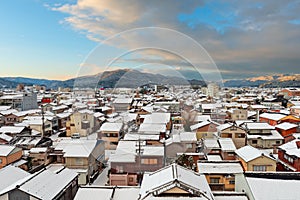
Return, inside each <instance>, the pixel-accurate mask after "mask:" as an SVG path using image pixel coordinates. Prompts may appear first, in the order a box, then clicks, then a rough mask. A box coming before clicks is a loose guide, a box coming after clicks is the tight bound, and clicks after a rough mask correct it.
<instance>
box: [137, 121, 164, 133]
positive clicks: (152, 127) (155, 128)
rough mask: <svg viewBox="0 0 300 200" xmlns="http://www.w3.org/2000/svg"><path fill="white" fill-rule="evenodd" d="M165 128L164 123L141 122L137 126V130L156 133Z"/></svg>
mask: <svg viewBox="0 0 300 200" xmlns="http://www.w3.org/2000/svg"><path fill="white" fill-rule="evenodd" d="M166 130H167V128H166V125H165V124H145V123H142V124H141V125H140V128H139V130H138V131H139V132H143V133H157V134H159V133H160V132H166Z"/></svg>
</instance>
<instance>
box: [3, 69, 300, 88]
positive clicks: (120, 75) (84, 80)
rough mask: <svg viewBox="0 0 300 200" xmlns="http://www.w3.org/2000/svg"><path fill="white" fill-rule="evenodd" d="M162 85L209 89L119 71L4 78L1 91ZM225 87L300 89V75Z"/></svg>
mask: <svg viewBox="0 0 300 200" xmlns="http://www.w3.org/2000/svg"><path fill="white" fill-rule="evenodd" d="M149 83H152V84H161V85H198V86H204V85H206V84H205V82H204V81H203V80H195V79H193V80H187V79H185V78H183V77H175V76H164V75H161V74H152V73H146V72H141V71H138V70H132V69H119V70H113V71H105V72H103V73H99V74H95V75H90V76H81V77H77V78H72V79H68V80H64V81H60V80H47V79H35V78H25V77H2V78H0V87H3V88H4V87H5V88H15V87H16V86H17V85H18V84H24V85H44V86H46V87H47V88H48V89H57V88H58V87H62V88H74V87H77V88H96V87H104V88H114V87H130V88H136V87H139V86H142V85H146V84H149ZM224 86H225V87H300V74H276V75H266V76H257V77H252V78H246V79H236V80H225V81H224Z"/></svg>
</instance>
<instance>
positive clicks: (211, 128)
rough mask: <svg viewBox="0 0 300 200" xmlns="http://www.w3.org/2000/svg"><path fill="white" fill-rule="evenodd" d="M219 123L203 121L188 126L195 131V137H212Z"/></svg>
mask: <svg viewBox="0 0 300 200" xmlns="http://www.w3.org/2000/svg"><path fill="white" fill-rule="evenodd" d="M219 125H220V124H218V123H216V122H213V121H203V122H200V123H198V124H194V125H192V126H190V129H191V131H195V132H196V134H197V139H198V140H199V139H201V138H213V137H214V133H216V132H217V127H218V126H219Z"/></svg>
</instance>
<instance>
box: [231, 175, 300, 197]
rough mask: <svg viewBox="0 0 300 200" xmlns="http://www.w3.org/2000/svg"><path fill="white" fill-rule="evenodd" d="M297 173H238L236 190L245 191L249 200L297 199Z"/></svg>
mask: <svg viewBox="0 0 300 200" xmlns="http://www.w3.org/2000/svg"><path fill="white" fill-rule="evenodd" d="M299 187H300V176H299V173H280V172H268V173H259V172H256V173H252V172H246V173H245V174H244V175H238V176H237V179H236V192H245V193H246V194H247V197H248V199H249V200H260V199H268V200H277V199H299V196H300V191H299V190H298V188H299Z"/></svg>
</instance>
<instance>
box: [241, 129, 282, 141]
mask: <svg viewBox="0 0 300 200" xmlns="http://www.w3.org/2000/svg"><path fill="white" fill-rule="evenodd" d="M270 133H271V134H270V135H269V134H268V135H259V134H257V135H252V134H247V138H248V139H262V140H283V139H284V138H283V137H282V135H280V133H279V132H278V131H276V130H271V132H270Z"/></svg>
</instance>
